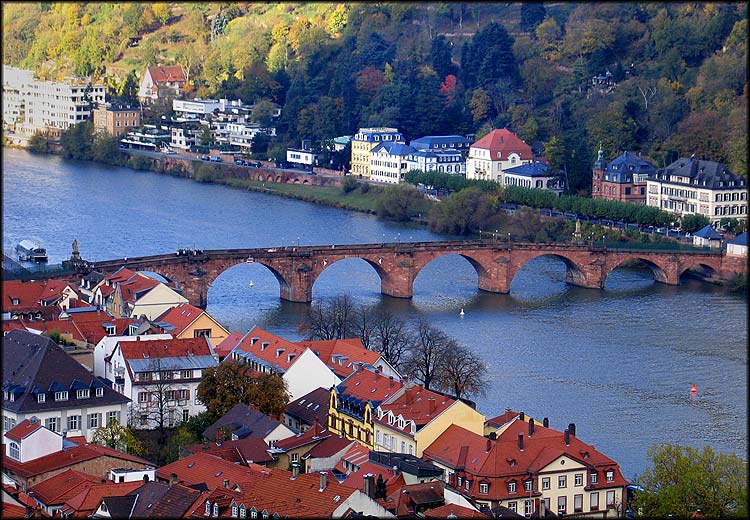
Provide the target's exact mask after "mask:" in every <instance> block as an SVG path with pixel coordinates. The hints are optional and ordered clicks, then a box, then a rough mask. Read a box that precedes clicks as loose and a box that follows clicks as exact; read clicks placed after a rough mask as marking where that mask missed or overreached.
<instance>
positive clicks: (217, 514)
mask: <svg viewBox="0 0 750 520" xmlns="http://www.w3.org/2000/svg"><path fill="white" fill-rule="evenodd" d="M214 516H219V503H218V502H214Z"/></svg>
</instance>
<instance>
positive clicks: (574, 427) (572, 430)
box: [568, 422, 576, 437]
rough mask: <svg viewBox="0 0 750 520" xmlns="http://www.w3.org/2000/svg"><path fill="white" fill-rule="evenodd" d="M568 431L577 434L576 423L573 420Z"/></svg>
mask: <svg viewBox="0 0 750 520" xmlns="http://www.w3.org/2000/svg"><path fill="white" fill-rule="evenodd" d="M568 431H570V434H571V435H572V436H573V437H575V436H576V423H574V422H572V423H570V424H569V425H568Z"/></svg>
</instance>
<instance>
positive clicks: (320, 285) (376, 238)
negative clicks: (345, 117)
mask: <svg viewBox="0 0 750 520" xmlns="http://www.w3.org/2000/svg"><path fill="white" fill-rule="evenodd" d="M2 160H3V169H2V187H3V249H4V250H6V251H7V250H11V249H12V248H13V247H15V244H17V243H18V241H20V240H22V239H24V238H35V239H37V240H40V241H41V242H43V243H44V245H45V246H46V247H47V250H48V253H49V256H50V262H52V263H59V262H60V261H62V260H64V259H66V258H67V257H69V256H70V252H71V243H72V242H73V239H77V240H78V244H79V249H80V251H81V255H82V257H83V258H85V259H87V260H105V259H109V258H121V257H125V256H137V255H151V254H158V253H165V252H170V251H175V250H176V249H178V248H181V247H197V248H200V249H222V248H234V247H273V246H283V245H296V244H300V245H320V244H329V243H330V244H346V243H371V242H382V241H404V242H405V241H412V240H413V241H417V240H444V239H447V238H449V237H445V236H443V235H438V234H435V233H432V232H430V231H428V230H425V229H414V228H411V227H407V226H402V225H398V224H394V223H388V222H383V221H380V220H378V219H376V218H375V217H373V216H371V215H365V214H360V213H354V212H348V211H344V210H340V209H335V208H328V207H323V206H316V205H314V204H309V203H305V202H300V201H296V200H291V199H284V198H280V197H275V196H271V195H266V194H261V193H254V192H245V191H241V190H235V189H231V188H228V187H225V186H218V185H210V184H199V183H196V182H193V181H189V180H186V179H179V178H174V177H169V176H164V175H159V174H156V173H151V172H141V171H134V170H130V169H127V168H112V167H106V166H102V165H97V164H91V163H83V162H76V161H65V160H62V159H60V158H59V157H52V156H39V155H33V154H30V153H28V152H26V151H23V150H16V149H3V159H2ZM564 280H565V267H564V265H563V263H562V261H560V260H558V259H556V258H554V257H542V258H538V259H536V260H534V261H532V262H530V263H528V264H527V265H526V266H525V267H524V268H523V269H522V270H521V272H520V273H519V274H518V275H517V276H516V277H515V278H514V280H513V283H512V285H511V291H510V294H490V293H485V292H483V291H479V290H478V289H477V275H476V273H475V271H474V270H473V268H472V267H471V266H470V265H469V263H468V262H467V261H466V260H464V259H462V258H461V257H459V256H455V255H451V256H447V257H442V258H440V259H437V260H435V261H434V262H432V263H431V264H429V265H428V266H427V267H426V268H425V269H424V270H423V271H422V272H421V273H420V274H419V276H418V277H417V280H416V282H415V285H414V298H413V299H411V300H401V299H394V298H389V297H384V296H381V294H380V285H379V279H378V277H377V275H376V274H375V271H374V270H373V269H372V268H371V267H370V266H368V265H367V264H365V262H364V261H360V260H355V259H352V260H345V261H342V262H337V263H335V264H333V265H332V266H331V267H330V268H329V269H328V270H326V271H325V272H324V273H323V274H322V275H321V277H320V278H319V279H318V281H317V282H316V284H315V286H314V288H313V298H314V300H318V299H321V298H328V297H331V296H335V295H338V294H342V293H347V294H350V295H351V296H352V298H353V299H354V300H355V301H356V302H357V303H361V304H367V305H383V306H386V307H388V308H389V309H391V310H392V311H394V312H395V313H397V314H398V315H399V316H401V317H403V318H405V319H407V320H413V319H417V318H421V317H424V318H427V319H428V320H429V321H430V323H432V324H433V325H434V326H436V327H438V328H440V329H441V330H443V331H444V332H446V333H447V334H449V335H450V336H452V337H453V338H455V339H456V340H458V341H459V342H461V343H463V344H465V345H467V346H468V347H470V348H472V349H474V350H475V351H476V352H478V353H479V354H480V355H481V356H482V357H483V359H485V360H486V362H487V364H488V367H489V379H490V383H491V384H490V387H489V389H488V390H487V392H486V394H485V395H480V396H474V398H475V400H476V401H477V407H478V409H479V411H481V412H482V413H484V414H485V415H486V416H487V417H494V416H495V415H499V414H500V413H502V412H503V411H504V410H505V409H506V408H512V409H515V410H517V411H524V412H526V413H527V414H529V415H531V416H533V417H535V418H538V419H540V420H541V419H542V418H543V417H549V419H550V426H552V427H553V428H557V429H559V430H563V429H564V428H566V427H567V425H568V423H571V422H574V423H576V431H577V434H578V436H579V437H580V438H581V439H582V440H584V441H585V442H588V443H590V444H593V445H595V446H596V447H597V449H599V450H600V451H602V452H603V453H604V454H606V455H608V456H610V457H612V458H613V459H614V460H616V461H617V462H619V464H620V467H621V469H622V471H623V473H624V475H625V477H626V478H632V477H634V476H636V475H638V474H640V473H641V472H642V471H643V470H644V469H645V468H646V467H647V465H648V460H647V454H646V452H647V449H648V447H649V446H651V445H653V444H657V443H672V444H682V445H689V446H695V447H703V446H705V445H711V446H712V447H713V448H714V449H716V450H719V451H723V452H728V453H738V454H741V455H743V456H745V453H746V448H747V366H746V365H747V350H746V343H747V300H746V297H745V296H744V295H729V294H727V293H726V292H725V291H724V290H723V289H721V288H718V287H715V286H711V285H709V284H705V283H703V282H700V281H696V280H684V281H683V283H682V284H681V285H680V286H668V285H663V284H659V283H656V282H654V280H653V276H652V274H651V272H650V271H645V270H640V269H632V268H619V269H616V270H615V271H614V272H613V273H612V275H611V276H610V277H609V278H608V279H607V282H606V285H605V288H604V289H602V290H592V289H584V288H579V287H574V286H569V285H567V284H566V283H565V281H564ZM250 281H252V282H253V283H252V286H251V284H250ZM306 308H307V306H306V305H305V304H294V303H289V302H284V301H282V300H280V299H279V286H278V282H277V281H276V279H275V278H274V277H273V275H272V274H271V273H270V271H268V270H267V269H266V268H264V267H263V266H260V265H258V264H254V265H238V266H236V267H234V268H232V269H230V270H228V271H227V272H225V273H224V274H222V275H221V276H220V277H219V278H218V279H217V280H216V281H215V283H214V284H213V286H212V287H211V288H210V290H209V292H208V307H207V311H208V312H209V313H210V314H211V315H212V316H214V317H215V318H216V319H218V320H219V321H220V322H221V323H222V324H224V325H225V326H226V327H227V328H229V329H230V330H235V331H240V332H245V331H247V330H248V329H249V328H250V327H252V326H253V325H258V326H260V327H262V328H265V329H267V330H269V331H271V332H273V333H275V334H278V335H280V336H282V337H285V338H288V339H292V340H294V339H301V338H302V336H301V333H300V331H299V328H298V325H299V323H300V322H301V321H302V319H303V317H304V312H305V309H306ZM461 309H464V311H465V314H464V315H463V316H461V315H460V311H461ZM692 384H696V386H697V388H698V392H697V393H696V394H695V395H691V393H690V388H691V385H692Z"/></svg>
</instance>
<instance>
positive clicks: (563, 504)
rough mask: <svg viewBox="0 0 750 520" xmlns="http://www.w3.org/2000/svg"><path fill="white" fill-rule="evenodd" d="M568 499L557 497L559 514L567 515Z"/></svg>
mask: <svg viewBox="0 0 750 520" xmlns="http://www.w3.org/2000/svg"><path fill="white" fill-rule="evenodd" d="M567 499H568V498H567V497H565V496H561V497H557V514H558V515H559V514H565V507H566V501H567Z"/></svg>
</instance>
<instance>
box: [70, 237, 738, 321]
mask: <svg viewBox="0 0 750 520" xmlns="http://www.w3.org/2000/svg"><path fill="white" fill-rule="evenodd" d="M451 254H454V255H460V256H462V257H463V258H465V259H466V260H467V261H468V262H469V263H470V264H471V265H472V267H474V269H475V270H476V272H477V276H478V285H479V288H480V289H482V290H485V291H489V292H497V293H508V292H510V285H511V282H512V280H513V277H514V276H515V275H516V273H518V271H519V270H520V269H521V268H522V267H523V266H524V265H525V264H526V263H527V262H529V261H530V260H533V259H534V258H537V257H540V256H545V255H552V256H554V257H557V258H559V259H561V260H562V261H563V262H564V263H565V266H566V277H565V279H566V282H568V283H570V284H573V285H578V286H581V287H589V288H596V289H601V288H603V287H604V282H605V280H606V279H607V276H608V275H609V274H610V273H611V272H612V270H613V269H615V268H616V267H618V266H619V265H621V264H622V263H623V262H627V261H632V260H639V261H641V262H643V263H644V264H645V265H646V266H648V267H649V268H650V269H651V270H652V272H653V274H654V278H655V279H656V281H658V282H662V283H667V284H673V285H677V284H679V283H680V276H681V275H682V274H683V273H685V272H686V271H688V270H695V271H699V272H701V273H702V274H704V275H705V276H707V277H709V278H718V279H723V280H729V279H731V278H732V277H733V276H734V275H736V274H740V273H746V272H747V262H746V259H745V258H744V257H732V256H726V255H723V254H721V253H719V252H711V251H697V250H696V251H654V250H636V249H613V248H606V247H604V246H596V245H578V244H558V243H520V242H511V243H507V242H506V243H497V242H490V241H486V240H485V241H482V240H468V241H450V242H408V243H384V244H354V245H328V246H302V247H299V246H298V247H293V246H286V247H274V248H254V249H218V250H205V251H202V250H197V251H193V250H181V251H178V252H177V253H172V254H166V255H156V256H144V257H137V258H123V259H118V260H107V261H100V262H84V263H83V264H84V265H85V269H84V270H85V271H89V270H91V269H93V270H97V271H100V272H103V273H113V272H115V271H116V270H117V269H119V268H120V267H123V266H125V267H127V268H128V269H132V270H149V271H154V272H156V273H159V274H161V275H162V276H165V277H166V278H169V279H171V280H174V281H175V282H177V283H178V285H179V287H180V289H181V290H182V293H183V294H184V296H185V297H186V298H188V299H189V300H190V302H191V303H192V304H193V305H196V306H199V307H202V308H205V306H206V304H207V294H208V289H209V287H210V286H211V284H212V283H213V281H214V280H216V278H217V277H219V275H221V273H222V272H224V271H226V270H227V269H229V268H231V267H233V266H235V265H238V264H242V263H256V264H261V265H264V266H266V267H267V268H268V269H270V270H271V272H272V273H273V274H274V276H275V277H276V279H277V280H278V281H279V285H280V293H281V298H282V299H284V300H289V301H293V302H311V301H312V289H313V285H314V284H315V280H317V278H318V277H319V276H320V274H321V273H322V272H323V271H325V270H326V269H327V268H328V267H330V266H331V265H333V264H334V263H336V262H338V261H341V260H345V259H349V258H359V259H362V260H364V261H365V262H367V263H368V264H369V265H371V266H372V267H373V268H374V269H375V271H376V272H377V273H378V276H379V277H380V290H381V292H382V293H383V294H387V295H389V296H394V297H397V298H411V297H412V294H413V285H414V280H415V279H416V277H417V275H418V274H419V272H420V271H421V270H422V269H423V268H424V267H425V266H426V265H427V264H429V263H430V262H431V261H433V260H435V259H436V258H439V257H441V256H444V255H451ZM79 267H80V264H79Z"/></svg>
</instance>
